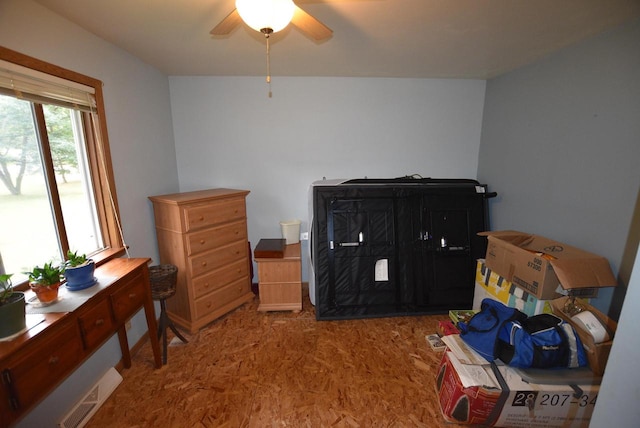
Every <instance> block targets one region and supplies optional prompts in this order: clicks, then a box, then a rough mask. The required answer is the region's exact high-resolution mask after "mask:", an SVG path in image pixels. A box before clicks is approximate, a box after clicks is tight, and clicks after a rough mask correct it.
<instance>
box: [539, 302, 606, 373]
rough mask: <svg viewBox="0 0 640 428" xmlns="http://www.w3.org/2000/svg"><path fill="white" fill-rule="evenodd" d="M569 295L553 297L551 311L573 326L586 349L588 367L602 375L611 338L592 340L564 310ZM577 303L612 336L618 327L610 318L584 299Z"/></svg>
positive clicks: (581, 326) (582, 327)
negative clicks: (600, 340) (602, 340)
mask: <svg viewBox="0 0 640 428" xmlns="http://www.w3.org/2000/svg"><path fill="white" fill-rule="evenodd" d="M569 299H570V298H569V297H561V298H559V299H554V300H553V301H552V302H551V306H552V308H553V313H554V314H555V315H557V316H559V317H560V318H562V319H564V320H565V321H567V322H568V323H570V324H571V325H572V326H573V328H574V329H575V330H576V332H577V333H578V336H580V340H581V341H582V345H584V348H585V351H587V359H588V360H589V367H590V368H591V370H592V371H593V373H594V374H596V375H598V376H602V375H603V374H604V369H605V367H606V365H607V360H608V359H609V353H610V352H611V346H612V345H613V340H607V341H604V342H600V343H596V342H595V341H594V338H593V336H592V335H591V334H590V333H589V332H588V331H586V330H585V328H584V326H583V325H580V324H579V323H577V322H576V321H575V320H574V319H573V318H572V317H571V316H569V314H567V312H566V311H565V305H566V303H567V301H568V300H569ZM578 304H579V305H580V306H582V308H583V310H586V311H589V312H591V313H592V314H593V315H595V317H596V318H597V319H598V320H599V321H600V322H601V323H602V325H604V326H605V328H606V329H607V331H608V334H609V336H610V337H613V334H614V333H615V331H616V328H617V327H618V324H617V323H616V322H615V321H613V320H612V319H611V318H609V317H608V316H606V315H605V314H603V313H602V312H600V311H599V310H597V309H596V308H594V307H593V306H591V305H590V304H589V303H588V302H586V301H584V300H579V301H578Z"/></svg>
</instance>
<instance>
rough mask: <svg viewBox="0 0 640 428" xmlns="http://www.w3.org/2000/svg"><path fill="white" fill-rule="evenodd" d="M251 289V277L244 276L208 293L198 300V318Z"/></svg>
mask: <svg viewBox="0 0 640 428" xmlns="http://www.w3.org/2000/svg"><path fill="white" fill-rule="evenodd" d="M250 289H251V288H250V286H249V278H242V279H240V280H239V281H236V282H233V283H231V284H229V285H226V286H224V287H222V288H221V289H219V290H216V291H214V292H213V293H210V294H207V295H206V296H205V297H203V298H202V299H199V300H197V301H196V319H197V318H201V317H203V316H206V315H208V314H209V313H211V312H212V311H214V310H216V309H218V308H221V307H222V306H224V305H226V304H227V303H230V302H232V301H234V300H235V299H237V298H239V297H242V296H243V295H245V294H247V293H248V292H249V291H250Z"/></svg>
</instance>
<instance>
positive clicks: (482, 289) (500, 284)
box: [472, 259, 553, 316]
mask: <svg viewBox="0 0 640 428" xmlns="http://www.w3.org/2000/svg"><path fill="white" fill-rule="evenodd" d="M485 298H489V299H493V300H497V301H498V302H500V303H503V304H505V305H507V306H509V307H510V308H516V309H518V310H520V311H522V312H524V313H525V314H527V315H529V316H532V315H538V314H542V313H552V312H553V310H552V309H551V300H540V299H538V298H537V297H536V296H534V295H533V294H531V293H529V292H528V291H526V290H524V289H522V288H520V287H517V286H516V285H515V284H512V283H511V282H509V281H507V280H506V279H505V278H504V277H503V276H501V275H498V274H497V273H496V272H494V271H492V270H491V269H489V268H488V267H487V265H486V264H485V261H484V259H479V260H478V262H477V265H476V284H475V289H474V294H473V306H472V309H474V310H478V311H479V310H480V305H481V304H482V300H483V299H485Z"/></svg>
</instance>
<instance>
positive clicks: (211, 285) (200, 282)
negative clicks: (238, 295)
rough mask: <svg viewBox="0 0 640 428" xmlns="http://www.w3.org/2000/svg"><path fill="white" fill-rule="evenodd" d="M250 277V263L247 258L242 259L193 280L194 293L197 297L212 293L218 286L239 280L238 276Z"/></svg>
mask: <svg viewBox="0 0 640 428" xmlns="http://www.w3.org/2000/svg"><path fill="white" fill-rule="evenodd" d="M245 277H249V263H248V261H247V260H244V259H242V260H240V261H238V262H235V263H233V264H230V265H229V266H226V267H224V268H222V269H218V270H216V271H213V272H211V273H208V274H206V275H204V276H202V277H199V278H196V279H194V280H193V294H194V297H195V298H196V299H198V298H200V297H202V296H204V295H206V294H208V293H211V292H212V291H214V290H217V289H218V288H221V287H223V286H225V285H226V284H229V283H230V282H233V281H235V280H237V279H238V278H245Z"/></svg>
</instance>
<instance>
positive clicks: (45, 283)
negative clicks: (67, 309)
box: [25, 262, 64, 303]
mask: <svg viewBox="0 0 640 428" xmlns="http://www.w3.org/2000/svg"><path fill="white" fill-rule="evenodd" d="M63 272H64V265H60V266H54V265H53V262H49V263H45V264H44V266H43V267H40V266H36V267H34V268H33V270H31V272H25V274H26V275H28V276H29V287H31V289H32V290H33V292H34V293H36V296H37V297H38V300H40V302H41V303H53V302H54V301H56V299H57V298H58V288H60V282H61V281H62V274H63Z"/></svg>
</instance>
